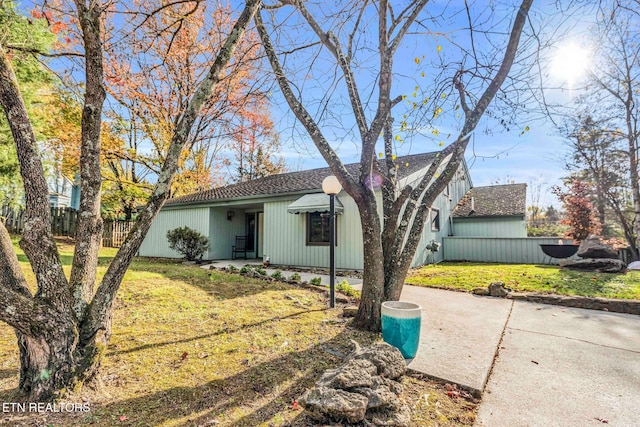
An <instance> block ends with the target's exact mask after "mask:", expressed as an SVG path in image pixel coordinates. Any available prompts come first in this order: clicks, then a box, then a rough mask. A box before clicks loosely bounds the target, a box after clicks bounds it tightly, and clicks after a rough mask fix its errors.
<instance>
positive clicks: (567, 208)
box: [552, 179, 601, 242]
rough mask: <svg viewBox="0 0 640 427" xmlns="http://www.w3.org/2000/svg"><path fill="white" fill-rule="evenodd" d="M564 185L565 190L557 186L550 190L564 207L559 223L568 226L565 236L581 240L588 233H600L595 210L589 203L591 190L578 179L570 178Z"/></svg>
mask: <svg viewBox="0 0 640 427" xmlns="http://www.w3.org/2000/svg"><path fill="white" fill-rule="evenodd" d="M565 185H566V186H567V189H566V190H563V189H562V188H561V187H559V186H555V187H553V190H552V191H553V194H555V195H556V196H557V197H558V199H560V201H561V202H562V206H563V207H564V217H563V218H562V220H561V223H562V224H565V225H568V226H569V227H570V228H569V231H567V232H566V233H565V236H566V237H567V238H568V239H574V240H576V241H578V242H581V241H582V240H584V239H586V238H587V237H588V236H589V235H590V234H596V235H597V234H600V229H601V224H600V222H599V221H598V218H597V216H596V212H597V210H596V209H595V208H594V206H593V203H591V198H592V195H593V190H592V189H591V188H590V187H589V185H588V184H587V183H585V182H584V181H580V180H578V179H572V180H570V181H569V182H567V183H566V184H565Z"/></svg>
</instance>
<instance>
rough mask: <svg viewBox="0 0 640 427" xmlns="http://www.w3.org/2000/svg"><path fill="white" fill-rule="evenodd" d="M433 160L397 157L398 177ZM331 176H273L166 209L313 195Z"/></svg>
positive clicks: (325, 171) (319, 172)
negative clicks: (301, 194) (231, 201)
mask: <svg viewBox="0 0 640 427" xmlns="http://www.w3.org/2000/svg"><path fill="white" fill-rule="evenodd" d="M434 156H435V152H434V153H423V154H414V155H410V156H402V157H398V158H397V159H396V162H397V164H398V165H399V166H400V168H399V171H398V172H399V174H398V175H399V177H400V178H404V177H407V176H409V175H411V174H412V173H414V172H417V171H419V170H420V169H422V168H424V167H426V166H428V165H429V164H430V163H431V161H432V160H433V157H434ZM359 165H360V164H359V163H351V164H348V165H345V167H346V168H347V170H348V171H349V172H350V173H351V174H353V175H356V174H357V169H358V167H359ZM380 167H381V169H383V170H384V169H386V165H385V163H384V162H382V161H381V164H380ZM329 175H332V172H331V170H330V169H329V168H319V169H311V170H306V171H300V172H288V173H281V174H278V175H270V176H266V177H264V178H258V179H254V180H251V181H247V182H241V183H238V184H232V185H227V186H225V187H218V188H212V189H210V190H206V191H201V192H198V193H193V194H187V195H186V196H180V197H176V198H174V199H170V200H168V201H167V203H166V205H177V204H187V203H206V202H210V201H222V200H229V199H242V198H249V197H255V196H269V195H279V194H288V193H301V192H305V191H309V192H312V191H317V190H320V189H322V180H323V179H325V178H326V177H327V176H329Z"/></svg>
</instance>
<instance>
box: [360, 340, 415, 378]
mask: <svg viewBox="0 0 640 427" xmlns="http://www.w3.org/2000/svg"><path fill="white" fill-rule="evenodd" d="M351 357H352V358H354V359H367V360H369V361H370V362H371V363H373V364H374V365H375V366H376V368H378V375H381V376H383V377H385V378H389V379H392V380H395V379H396V378H400V377H401V376H403V375H404V374H405V373H406V372H407V364H406V362H405V361H404V357H402V353H400V350H398V349H397V348H395V347H393V346H391V345H389V344H387V343H385V342H380V343H376V344H374V345H372V346H371V347H364V348H356V350H355V351H354V353H353V354H352V355H351Z"/></svg>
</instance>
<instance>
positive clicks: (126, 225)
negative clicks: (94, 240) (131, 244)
mask: <svg viewBox="0 0 640 427" xmlns="http://www.w3.org/2000/svg"><path fill="white" fill-rule="evenodd" d="M133 224H134V222H133V221H105V222H104V228H103V231H102V246H106V247H108V248H119V247H120V246H122V244H123V243H124V239H126V238H127V235H128V234H129V231H131V227H133Z"/></svg>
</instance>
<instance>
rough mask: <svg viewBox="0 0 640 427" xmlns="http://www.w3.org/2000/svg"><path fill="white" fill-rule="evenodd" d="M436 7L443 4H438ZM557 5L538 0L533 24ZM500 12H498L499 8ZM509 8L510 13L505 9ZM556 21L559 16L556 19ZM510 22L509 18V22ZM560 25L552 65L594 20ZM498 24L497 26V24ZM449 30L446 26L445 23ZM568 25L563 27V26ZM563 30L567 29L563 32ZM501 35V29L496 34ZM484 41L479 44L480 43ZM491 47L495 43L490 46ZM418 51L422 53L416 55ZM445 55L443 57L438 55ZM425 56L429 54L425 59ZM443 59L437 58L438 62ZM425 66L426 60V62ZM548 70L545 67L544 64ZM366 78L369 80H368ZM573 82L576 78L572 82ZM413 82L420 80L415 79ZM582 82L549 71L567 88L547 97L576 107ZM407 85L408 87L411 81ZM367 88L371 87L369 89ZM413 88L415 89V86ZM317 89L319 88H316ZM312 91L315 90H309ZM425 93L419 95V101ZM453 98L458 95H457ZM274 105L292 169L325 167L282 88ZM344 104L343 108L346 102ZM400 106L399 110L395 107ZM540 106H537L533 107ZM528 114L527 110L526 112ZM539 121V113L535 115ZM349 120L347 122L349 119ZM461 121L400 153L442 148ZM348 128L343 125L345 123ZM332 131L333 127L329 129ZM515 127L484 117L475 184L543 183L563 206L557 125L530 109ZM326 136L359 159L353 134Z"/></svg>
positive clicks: (401, 69)
mask: <svg viewBox="0 0 640 427" xmlns="http://www.w3.org/2000/svg"><path fill="white" fill-rule="evenodd" d="M435 3H436V4H438V3H442V2H438V1H436V2H435ZM476 3H477V4H476V7H477V12H478V13H479V14H483V13H488V12H485V11H484V9H486V3H484V2H476ZM552 6H553V2H544V1H536V2H534V10H533V13H532V20H533V21H534V24H535V23H536V22H537V23H541V25H542V24H544V23H545V20H548V21H549V22H551V21H552V19H551V18H550V15H549V14H550V13H553V11H552V10H551V9H550V8H551V7H552ZM498 10H499V9H498ZM502 10H507V9H502ZM499 15H500V12H499V11H498V12H497V13H496V16H498V18H496V19H494V21H495V20H497V21H498V24H500V25H502V28H504V27H505V25H508V24H510V22H505V21H502V20H501V19H500V16H499ZM554 19H555V18H554ZM507 21H508V20H507ZM555 22H556V25H557V27H549V28H548V29H549V30H551V31H558V34H560V32H561V33H562V37H558V38H557V40H554V46H553V47H552V48H551V49H549V50H548V51H546V53H545V54H546V55H547V60H546V62H547V63H549V62H550V61H551V58H553V57H554V52H557V51H558V50H559V49H560V48H561V47H562V46H566V45H567V44H568V43H574V44H578V45H579V44H582V42H583V41H584V37H585V36H586V34H587V31H586V30H585V29H586V28H587V27H588V22H589V16H584V15H583V16H580V14H578V13H576V14H573V15H572V17H571V18H566V19H564V20H563V22H562V23H559V21H558V19H556V21H555ZM452 23H453V24H454V25H459V26H460V27H462V26H463V23H460V21H459V18H451V19H450V20H449V22H446V24H449V25H451V24H452ZM494 25H495V24H494ZM443 26H444V25H443ZM563 26H564V27H563ZM561 27H562V28H561ZM458 31H459V33H460V38H459V39H455V36H456V34H455V33H454V32H452V33H451V34H452V35H451V39H453V40H451V39H449V40H442V39H434V40H429V41H430V42H432V43H427V44H426V45H425V46H426V47H425V46H423V45H418V46H416V45H417V44H418V43H416V42H412V43H413V45H411V44H410V46H409V49H408V51H407V52H401V53H400V55H399V59H397V60H396V61H395V64H396V65H395V68H394V70H395V71H396V72H398V73H399V74H404V75H407V76H412V75H416V72H417V70H419V68H418V67H416V66H415V64H413V58H414V57H417V56H419V55H420V54H421V53H422V55H424V54H425V53H424V52H426V55H427V57H429V56H432V57H433V56H435V55H434V52H435V46H437V45H442V46H443V48H442V52H443V53H447V52H448V49H449V47H450V45H451V46H452V44H453V43H449V42H453V41H455V42H456V43H460V42H461V40H462V42H463V43H465V41H464V35H465V32H464V31H460V30H458ZM496 31H499V30H496ZM482 42H483V41H482V40H480V43H482ZM486 44H487V45H488V44H490V42H487V43H486ZM416 52H417V53H416ZM438 55H440V53H438ZM423 58H424V56H423ZM436 59H438V58H436ZM423 62H426V61H424V60H423ZM571 65H572V64H564V65H563V67H565V68H566V67H571ZM545 67H546V65H545ZM365 78H366V76H365ZM568 80H573V81H572V82H570V81H568ZM412 81H419V80H416V79H413V80H412ZM578 83H579V80H578V79H577V78H576V77H568V75H567V74H564V75H562V74H560V75H557V74H554V73H552V72H550V74H549V75H548V76H546V78H545V81H544V85H545V86H548V88H550V87H554V88H557V87H560V88H563V90H557V89H556V90H546V91H545V93H546V96H547V97H548V99H549V100H550V101H551V102H552V103H554V104H558V105H568V104H570V103H571V99H572V97H573V96H575V95H576V93H575V91H573V90H569V89H570V86H571V85H576V84H578ZM302 84H306V85H309V83H306V82H303V83H302ZM402 84H405V85H406V84H407V83H406V81H405V82H404V83H402ZM402 84H400V85H399V86H396V88H397V87H400V89H396V91H394V94H398V93H399V92H397V91H398V90H400V91H402V87H403V86H402ZM364 86H366V84H365V85H364ZM411 87H413V86H411ZM313 90H314V91H315V90H318V89H317V88H313ZM412 90H413V89H408V90H407V93H410V92H411V91H412ZM310 92H312V91H310ZM419 96H420V95H418V97H419ZM452 98H453V97H452ZM273 101H274V103H275V106H274V110H273V111H274V113H273V114H274V119H275V121H276V124H277V127H278V128H279V129H280V131H281V141H282V143H283V151H282V153H281V154H282V156H283V157H284V158H285V160H286V161H287V164H288V165H289V168H290V169H292V170H300V169H310V168H315V167H325V166H326V163H325V161H324V159H323V158H322V157H321V156H320V154H319V153H318V152H317V150H316V149H315V147H314V145H313V143H312V142H311V141H310V140H309V138H308V137H307V136H306V133H305V132H304V129H303V128H302V126H301V125H300V124H298V123H295V120H294V119H293V118H292V115H291V113H290V112H289V111H288V107H287V106H286V105H284V102H283V100H282V99H281V95H280V94H279V91H278V90H277V89H274V91H273ZM342 105H344V104H342ZM396 108H400V109H401V106H399V107H396ZM534 108H538V107H534ZM524 110H526V108H524ZM348 114H349V111H348V110H346V109H345V117H347V116H348ZM401 114H402V112H400V113H397V112H396V113H394V117H396V123H397V121H398V117H399V116H400V115H401ZM536 115H537V116H538V117H539V116H540V115H539V114H536ZM345 121H348V119H345ZM460 122H461V121H460V119H455V118H454V115H453V114H450V116H449V117H448V118H447V119H444V120H442V121H440V122H439V123H437V124H436V126H437V128H438V130H439V131H440V136H436V137H432V136H431V135H430V132H422V134H415V135H413V136H412V137H408V138H407V139H406V142H405V144H404V146H403V147H399V149H398V151H397V154H398V155H402V154H407V153H419V152H428V151H434V150H438V149H439V146H438V142H439V141H444V142H445V143H449V142H451V140H452V138H449V139H448V140H447V139H444V138H443V136H442V135H446V134H449V133H451V134H452V137H453V138H454V137H455V136H456V135H457V132H456V130H457V129H459V127H460ZM342 124H343V125H344V122H343V123H342ZM349 126H350V125H348V124H347V125H344V127H345V128H346V131H347V133H349V131H350V129H348V128H349ZM525 126H528V128H529V129H530V130H529V131H527V132H522V130H523V129H524V128H525ZM328 127H329V128H330V126H328ZM509 127H510V129H509V131H508V132H507V131H506V130H500V126H496V125H495V120H494V119H491V118H489V117H487V116H485V117H484V118H483V119H482V120H481V122H480V124H479V125H478V128H477V129H476V132H475V133H474V135H473V136H472V139H471V143H470V145H469V148H468V149H467V162H468V165H469V167H470V171H471V176H472V180H473V183H474V185H475V186H483V185H490V184H493V183H496V182H500V183H504V182H507V181H508V182H511V181H514V182H518V183H520V182H522V183H526V184H529V185H530V186H531V185H532V184H542V186H543V194H542V197H541V204H542V205H549V204H553V205H555V206H559V202H558V201H557V199H556V198H555V196H553V195H552V194H551V193H550V192H549V191H548V189H549V188H550V187H552V186H554V185H560V184H561V178H562V177H564V176H566V175H567V174H568V172H567V171H565V170H564V167H563V158H564V156H565V153H566V148H565V145H564V144H563V141H562V138H561V136H560V135H559V134H558V131H557V130H556V129H555V127H554V125H553V124H552V123H551V122H550V121H549V120H543V119H540V118H538V119H534V118H533V117H532V116H530V115H528V114H527V113H526V111H520V112H519V114H518V115H517V116H516V117H515V119H514V120H513V121H512V122H511V124H510V125H509ZM487 128H491V129H492V130H494V131H492V132H490V134H488V133H487V132H485V130H486V129H487ZM327 132H329V133H332V132H335V135H326V134H325V136H326V137H327V139H328V140H330V141H331V139H332V136H333V137H335V140H334V141H333V145H334V147H337V151H338V153H339V154H340V156H341V159H342V160H343V162H344V163H352V162H357V161H359V154H360V153H359V146H358V144H357V143H355V142H352V141H353V140H355V139H356V138H353V139H351V140H350V139H349V136H348V135H344V134H342V135H341V134H340V131H339V130H338V131H336V130H334V129H330V130H328V131H327Z"/></svg>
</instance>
